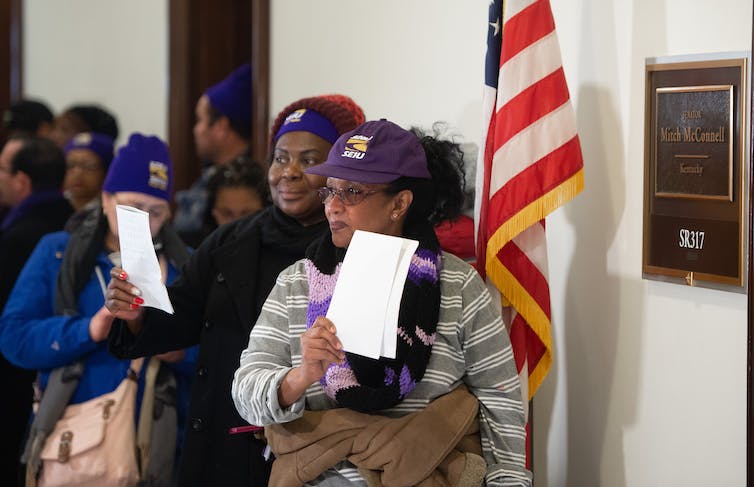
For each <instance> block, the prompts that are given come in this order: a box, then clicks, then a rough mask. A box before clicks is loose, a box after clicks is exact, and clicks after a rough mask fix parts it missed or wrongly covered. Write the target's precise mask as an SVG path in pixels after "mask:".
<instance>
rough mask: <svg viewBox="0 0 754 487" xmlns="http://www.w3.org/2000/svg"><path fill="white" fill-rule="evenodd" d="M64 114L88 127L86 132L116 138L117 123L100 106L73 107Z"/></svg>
mask: <svg viewBox="0 0 754 487" xmlns="http://www.w3.org/2000/svg"><path fill="white" fill-rule="evenodd" d="M66 112H69V113H72V114H73V115H75V116H76V117H78V118H79V120H81V121H82V122H83V123H84V125H86V126H87V127H88V129H87V130H86V131H87V132H97V133H100V134H105V135H109V136H110V137H112V138H113V139H117V138H118V133H119V130H118V121H117V120H116V118H115V116H114V115H113V114H112V113H110V112H109V111H108V110H106V109H105V108H103V107H101V106H100V105H93V104H92V105H73V106H70V107H68V109H67V110H66Z"/></svg>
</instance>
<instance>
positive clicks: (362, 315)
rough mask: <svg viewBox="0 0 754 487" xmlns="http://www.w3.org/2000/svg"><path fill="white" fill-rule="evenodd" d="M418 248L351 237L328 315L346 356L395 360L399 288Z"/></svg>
mask: <svg viewBox="0 0 754 487" xmlns="http://www.w3.org/2000/svg"><path fill="white" fill-rule="evenodd" d="M418 244H419V243H418V242H417V241H415V240H409V239H404V238H400V237H392V236H389V235H382V234H379V233H371V232H364V231H360V230H357V231H356V232H354V235H353V238H352V239H351V243H350V244H349V245H348V251H347V252H346V256H345V258H344V259H343V265H342V267H341V269H340V275H339V276H338V282H337V283H336V284H335V290H334V291H333V296H332V300H331V302H330V308H329V309H328V311H327V318H328V319H330V321H332V322H333V323H334V324H335V327H336V328H337V330H338V331H337V335H338V339H340V341H341V343H342V344H343V349H344V350H345V351H347V352H351V353H356V354H359V355H364V356H366V357H371V358H374V359H377V358H379V357H380V356H383V357H388V358H395V351H396V350H395V348H396V340H397V330H398V311H399V309H400V303H401V296H402V295H403V286H404V284H405V281H406V276H407V275H408V267H409V264H410V262H411V256H412V255H413V254H414V251H415V250H416V247H417V246H418Z"/></svg>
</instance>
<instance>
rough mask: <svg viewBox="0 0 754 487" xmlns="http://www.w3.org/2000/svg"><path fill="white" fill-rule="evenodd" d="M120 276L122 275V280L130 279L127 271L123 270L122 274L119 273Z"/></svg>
mask: <svg viewBox="0 0 754 487" xmlns="http://www.w3.org/2000/svg"><path fill="white" fill-rule="evenodd" d="M118 277H120V280H121V281H125V280H126V279H128V274H126V271H122V272H121V273H120V274H119V275H118Z"/></svg>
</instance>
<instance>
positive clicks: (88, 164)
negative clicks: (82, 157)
mask: <svg viewBox="0 0 754 487" xmlns="http://www.w3.org/2000/svg"><path fill="white" fill-rule="evenodd" d="M65 167H66V169H67V170H69V171H73V170H74V169H75V168H77V167H78V168H79V169H81V170H82V171H86V172H94V171H102V170H104V167H102V164H101V163H99V162H98V161H67V162H66V164H65Z"/></svg>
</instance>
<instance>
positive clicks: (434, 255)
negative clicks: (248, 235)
mask: <svg viewBox="0 0 754 487" xmlns="http://www.w3.org/2000/svg"><path fill="white" fill-rule="evenodd" d="M404 237H406V238H412V239H415V240H418V241H419V248H418V249H417V251H416V253H414V255H413V257H412V258H411V265H410V267H409V272H408V277H407V279H406V284H405V285H404V287H403V295H402V298H401V306H400V311H399V314H398V336H397V337H396V340H397V349H396V358H395V359H388V358H385V357H381V358H380V359H379V360H375V359H371V358H369V357H364V356H361V355H356V354H352V353H346V360H345V363H344V365H338V364H330V367H329V368H328V369H327V372H326V373H325V376H324V377H322V379H320V383H321V384H322V386H323V388H324V390H325V393H326V394H327V395H328V396H330V397H331V398H333V399H334V400H335V401H337V402H338V404H339V405H340V406H342V407H347V408H351V409H354V410H356V411H361V412H370V411H377V410H381V409H386V408H389V407H392V406H394V405H395V404H398V403H399V402H400V401H402V400H403V398H404V397H406V395H407V394H408V393H409V392H411V391H412V390H413V389H414V388H415V387H416V384H417V383H418V382H419V381H420V380H421V379H422V377H424V372H425V370H426V368H427V363H428V362H429V357H430V354H431V352H432V345H433V343H434V340H435V332H436V329H437V320H438V317H439V313H440V282H439V281H440V276H439V273H440V245H439V243H438V241H437V237H436V236H435V233H434V230H433V229H432V227H431V226H430V225H429V224H428V223H427V224H422V225H417V226H416V227H415V228H413V229H411V230H406V231H405V232H404ZM344 256H345V249H339V248H337V247H335V246H334V245H333V243H332V237H331V235H330V234H329V233H328V234H326V235H325V236H324V237H323V238H321V239H320V240H318V241H317V242H315V243H314V244H312V246H311V247H310V248H309V250H308V251H307V262H306V268H307V277H308V281H309V306H308V308H307V328H309V327H311V326H312V324H313V323H314V320H316V319H317V317H318V316H324V315H325V314H326V313H327V309H328V308H329V306H330V301H331V299H332V292H333V290H334V288H335V282H336V281H337V278H338V274H339V272H340V263H341V262H342V261H343V257H344ZM336 326H337V323H336Z"/></svg>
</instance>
